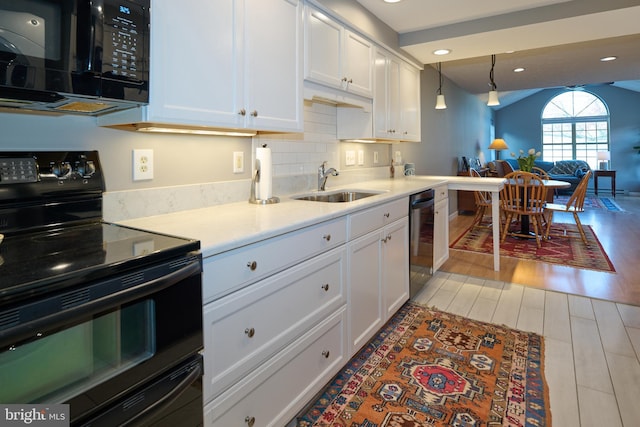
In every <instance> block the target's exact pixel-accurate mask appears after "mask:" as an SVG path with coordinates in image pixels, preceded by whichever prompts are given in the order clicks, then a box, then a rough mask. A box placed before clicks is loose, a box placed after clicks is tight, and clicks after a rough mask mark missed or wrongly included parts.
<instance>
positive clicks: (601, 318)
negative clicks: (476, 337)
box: [413, 272, 640, 427]
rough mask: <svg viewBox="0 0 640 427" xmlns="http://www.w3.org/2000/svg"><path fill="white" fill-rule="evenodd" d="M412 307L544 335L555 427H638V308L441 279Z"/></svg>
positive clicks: (417, 297) (453, 278) (505, 285)
mask: <svg viewBox="0 0 640 427" xmlns="http://www.w3.org/2000/svg"><path fill="white" fill-rule="evenodd" d="M413 299H414V300H415V301H416V302H419V303H421V304H425V305H428V306H430V307H435V308H438V309H440V310H443V311H447V312H450V313H455V314H459V315H462V316H466V317H470V318H473V319H477V320H481V321H486V322H492V323H499V324H504V325H507V326H510V327H513V328H517V329H521V330H525V331H531V332H536V333H538V334H542V335H544V337H545V349H546V350H545V376H546V379H547V383H548V384H549V394H550V403H551V413H552V423H553V425H554V426H556V427H574V426H576V427H577V426H580V427H602V426H607V427H618V426H624V427H632V426H638V425H640V361H639V359H640V307H636V306H632V305H625V304H617V303H613V302H608V301H603V300H597V299H593V298H587V297H582V296H575V295H569V294H564V293H560V292H555V291H546V290H542V289H535V288H531V287H526V286H522V285H515V284H510V283H504V282H500V281H495V280H486V279H479V278H475V277H469V276H463V275H458V274H452V273H446V272H437V273H436V274H435V275H434V276H433V278H432V279H431V280H430V281H429V283H427V285H426V286H425V287H424V288H423V289H422V291H421V292H420V293H418V294H417V295H415V296H414V298H413Z"/></svg>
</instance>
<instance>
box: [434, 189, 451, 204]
mask: <svg viewBox="0 0 640 427" xmlns="http://www.w3.org/2000/svg"><path fill="white" fill-rule="evenodd" d="M433 190H434V193H435V194H434V197H433V202H434V203H438V202H439V201H440V200H444V199H448V198H449V189H448V187H447V186H446V185H440V186H438V187H434V189H433Z"/></svg>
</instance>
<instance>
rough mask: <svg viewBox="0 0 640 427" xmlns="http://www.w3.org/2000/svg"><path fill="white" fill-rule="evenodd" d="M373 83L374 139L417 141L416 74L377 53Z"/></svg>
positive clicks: (391, 57) (385, 54)
mask: <svg viewBox="0 0 640 427" xmlns="http://www.w3.org/2000/svg"><path fill="white" fill-rule="evenodd" d="M374 81H375V93H374V98H373V113H374V123H373V126H374V135H375V137H376V138H381V139H388V140H402V141H419V140H420V72H419V70H418V69H417V68H415V67H414V66H412V65H411V64H409V63H407V62H406V61H403V60H402V59H400V58H398V57H397V56H395V55H393V54H391V53H389V52H387V51H385V50H383V49H376V53H375V75H374Z"/></svg>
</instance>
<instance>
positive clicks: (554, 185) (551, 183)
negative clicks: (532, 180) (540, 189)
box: [520, 179, 571, 237]
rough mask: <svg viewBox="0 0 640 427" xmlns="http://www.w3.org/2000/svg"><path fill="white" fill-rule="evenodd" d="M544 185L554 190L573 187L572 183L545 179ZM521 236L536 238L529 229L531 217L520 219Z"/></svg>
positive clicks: (526, 216)
mask: <svg viewBox="0 0 640 427" xmlns="http://www.w3.org/2000/svg"><path fill="white" fill-rule="evenodd" d="M542 183H543V184H544V186H545V188H547V189H549V188H551V189H554V190H557V189H561V188H569V187H571V183H570V182H567V181H559V180H556V179H543V180H542ZM520 234H522V235H529V236H532V237H534V236H533V233H532V232H531V231H530V229H529V215H522V218H520Z"/></svg>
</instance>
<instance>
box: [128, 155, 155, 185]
mask: <svg viewBox="0 0 640 427" xmlns="http://www.w3.org/2000/svg"><path fill="white" fill-rule="evenodd" d="M149 179H153V150H151V149H134V150H133V180H134V181H144V180H149Z"/></svg>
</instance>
